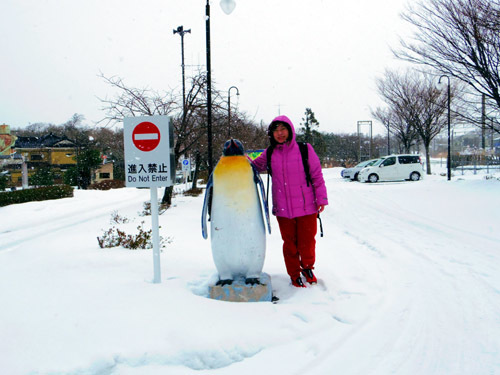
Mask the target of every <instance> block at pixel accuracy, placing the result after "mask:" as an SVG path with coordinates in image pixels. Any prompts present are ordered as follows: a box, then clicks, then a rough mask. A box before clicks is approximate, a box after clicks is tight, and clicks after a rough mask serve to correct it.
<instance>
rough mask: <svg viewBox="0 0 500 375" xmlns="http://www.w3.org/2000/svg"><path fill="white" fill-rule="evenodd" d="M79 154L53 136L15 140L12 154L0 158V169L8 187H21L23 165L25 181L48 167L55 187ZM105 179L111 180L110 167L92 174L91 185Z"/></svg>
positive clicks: (70, 143)
mask: <svg viewBox="0 0 500 375" xmlns="http://www.w3.org/2000/svg"><path fill="white" fill-rule="evenodd" d="M78 150H79V148H78V145H77V144H76V143H75V142H73V141H72V140H70V139H68V138H67V137H59V136H57V135H54V134H52V133H50V134H47V135H44V136H42V137H17V139H15V141H14V144H13V145H12V146H11V154H10V155H8V156H2V157H0V167H1V168H2V169H3V170H7V171H8V172H9V173H8V177H9V186H15V187H19V186H22V179H23V173H22V170H23V163H25V164H26V167H25V171H26V172H27V174H28V181H29V178H30V177H31V176H32V175H33V174H34V173H35V171H36V169H37V168H41V167H50V168H51V170H52V172H53V173H54V175H55V183H62V182H63V176H64V172H66V170H67V169H68V168H70V167H72V166H75V165H76V164H77V161H76V156H77V154H78ZM103 160H106V159H105V158H104V159H103ZM106 179H113V163H107V164H103V165H102V166H101V167H100V168H99V169H98V170H97V171H95V173H94V178H93V180H92V182H99V181H103V180H106ZM28 184H29V182H28Z"/></svg>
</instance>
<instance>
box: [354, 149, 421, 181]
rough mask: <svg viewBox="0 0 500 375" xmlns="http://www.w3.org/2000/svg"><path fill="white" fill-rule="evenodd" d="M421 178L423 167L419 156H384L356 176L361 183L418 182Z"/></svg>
mask: <svg viewBox="0 0 500 375" xmlns="http://www.w3.org/2000/svg"><path fill="white" fill-rule="evenodd" d="M423 177H424V167H423V165H422V160H421V158H420V156H419V155H411V154H403V155H389V156H384V157H382V158H381V159H379V160H378V161H377V162H376V163H375V164H373V165H371V166H369V167H367V168H364V169H362V170H361V171H360V172H359V174H358V180H359V181H361V182H377V181H398V180H409V181H418V180H420V179H421V178H423Z"/></svg>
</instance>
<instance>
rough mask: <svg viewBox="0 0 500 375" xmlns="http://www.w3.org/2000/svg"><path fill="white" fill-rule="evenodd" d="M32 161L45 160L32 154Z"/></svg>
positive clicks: (41, 156)
mask: <svg viewBox="0 0 500 375" xmlns="http://www.w3.org/2000/svg"><path fill="white" fill-rule="evenodd" d="M31 160H32V161H37V160H43V155H38V154H32V155H31Z"/></svg>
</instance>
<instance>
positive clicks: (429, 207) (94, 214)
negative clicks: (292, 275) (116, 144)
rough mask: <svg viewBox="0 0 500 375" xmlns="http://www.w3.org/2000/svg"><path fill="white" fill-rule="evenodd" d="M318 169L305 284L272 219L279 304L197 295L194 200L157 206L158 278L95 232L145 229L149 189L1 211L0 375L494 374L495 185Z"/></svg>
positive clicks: (499, 305)
mask: <svg viewBox="0 0 500 375" xmlns="http://www.w3.org/2000/svg"><path fill="white" fill-rule="evenodd" d="M324 173H325V178H326V180H327V187H328V191H329V199H330V206H329V207H328V208H327V210H326V211H325V212H324V214H323V215H322V217H323V226H324V232H325V237H324V238H318V241H317V266H316V273H317V275H318V277H319V279H320V281H319V283H318V285H316V286H314V287H310V288H307V289H302V290H299V289H296V288H293V287H291V286H290V285H289V280H288V278H287V276H286V274H285V270H284V265H283V260H282V255H281V250H280V248H281V239H280V236H279V232H278V228H277V224H276V221H275V219H273V220H272V223H273V234H272V235H271V236H269V237H268V241H267V245H268V249H267V255H266V264H265V266H264V271H265V272H267V273H268V274H270V275H271V278H272V284H273V290H274V292H275V294H276V295H277V296H278V297H279V298H280V300H279V302H278V303H277V304H270V303H260V304H234V303H224V302H217V301H212V300H210V299H207V298H206V293H207V288H208V285H209V284H210V283H212V282H214V277H216V274H215V269H214V266H213V262H212V260H211V254H210V248H209V241H204V240H203V239H202V238H201V234H200V228H199V226H200V210H201V200H202V197H196V198H193V197H183V196H177V197H176V198H175V199H174V205H175V206H174V207H172V208H171V209H169V210H168V211H167V212H166V213H165V214H163V215H162V216H160V225H161V230H160V234H161V235H162V236H172V238H173V242H172V243H171V244H169V245H168V246H167V249H166V250H165V251H164V252H163V253H162V274H163V282H162V283H161V284H152V283H151V282H150V281H151V278H152V273H153V270H152V257H151V252H150V251H129V250H124V249H108V250H102V249H99V248H98V246H97V241H96V236H98V235H101V234H102V230H103V229H104V228H109V227H110V215H111V213H112V212H117V213H119V214H120V215H122V216H126V217H129V218H131V219H132V220H133V222H132V223H130V224H129V227H128V228H129V229H130V228H135V227H136V226H137V225H138V223H140V222H141V221H142V220H146V224H147V223H148V222H149V218H146V219H145V218H144V217H141V216H138V213H139V212H141V211H142V209H143V202H144V201H146V200H148V199H149V191H148V190H137V189H119V190H116V191H109V192H98V191H78V192H76V194H75V198H73V199H62V200H58V201H51V202H33V203H28V204H23V205H16V206H8V207H3V208H0V218H1V219H2V229H1V230H0V301H1V304H2V308H0V337H2V340H1V341H0V368H1V369H2V370H3V371H2V373H6V374H7V373H8V374H12V375H18V374H22V375H25V374H70V375H72V374H99V375H117V374H120V375H156V374H162V375H163V374H169V375H170V374H182V375H184V374H200V373H203V374H217V375H226V374H236V373H237V374H255V373H272V374H274V373H276V374H278V373H279V374H281V373H289V374H297V375H298V374H301V375H302V374H314V375H318V374H320V375H321V374H325V375H326V374H328V375H329V374H334V373H335V374H343V375H345V374H348V375H350V374H363V375H366V374H370V375H385V374H408V375H414V374H425V375H428V374H430V375H433V374H435V375H441V374H463V375H469V374H500V340H499V339H498V337H500V273H499V272H498V270H499V269H500V245H499V244H500V233H499V231H498V215H499V212H500V200H499V199H498V197H499V193H500V181H498V180H496V179H492V180H484V179H481V178H480V177H476V176H474V178H470V179H465V180H456V179H455V180H453V181H451V182H447V181H446V180H445V179H443V178H441V177H438V176H432V177H431V178H428V179H425V180H424V181H420V182H416V183H409V182H405V183H378V184H361V183H356V182H349V181H344V180H342V179H341V178H340V176H339V169H332V170H325V172H324ZM6 218H8V220H6Z"/></svg>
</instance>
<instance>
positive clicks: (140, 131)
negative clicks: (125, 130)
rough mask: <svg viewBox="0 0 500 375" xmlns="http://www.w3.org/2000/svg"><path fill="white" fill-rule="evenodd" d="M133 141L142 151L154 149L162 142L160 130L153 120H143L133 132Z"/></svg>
mask: <svg viewBox="0 0 500 375" xmlns="http://www.w3.org/2000/svg"><path fill="white" fill-rule="evenodd" d="M132 142H133V143H134V145H135V147H137V148H138V149H139V150H141V151H145V152H148V151H153V150H154V149H155V148H156V146H158V145H159V144H160V130H159V129H158V127H157V126H156V125H155V124H153V123H152V122H149V121H144V122H141V123H140V124H138V125H137V126H136V127H135V128H134V130H133V132H132Z"/></svg>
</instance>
